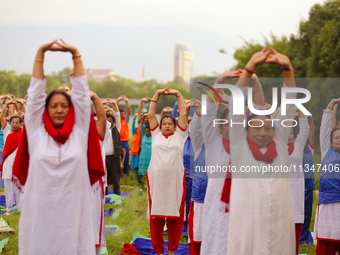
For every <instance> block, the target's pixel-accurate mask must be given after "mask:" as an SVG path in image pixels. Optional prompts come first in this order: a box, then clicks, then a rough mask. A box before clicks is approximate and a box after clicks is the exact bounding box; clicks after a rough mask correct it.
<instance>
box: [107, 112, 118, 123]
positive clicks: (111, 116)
mask: <svg viewBox="0 0 340 255" xmlns="http://www.w3.org/2000/svg"><path fill="white" fill-rule="evenodd" d="M106 118H112V120H113V122H114V123H116V118H115V116H113V115H112V114H110V113H106Z"/></svg>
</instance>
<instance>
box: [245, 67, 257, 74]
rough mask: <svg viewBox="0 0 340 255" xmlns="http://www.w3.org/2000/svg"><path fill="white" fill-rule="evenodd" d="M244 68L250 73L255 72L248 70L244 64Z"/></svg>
mask: <svg viewBox="0 0 340 255" xmlns="http://www.w3.org/2000/svg"><path fill="white" fill-rule="evenodd" d="M244 69H245V70H246V71H247V72H248V73H250V74H253V73H255V72H253V71H250V70H249V69H248V68H247V67H246V66H245V67H244Z"/></svg>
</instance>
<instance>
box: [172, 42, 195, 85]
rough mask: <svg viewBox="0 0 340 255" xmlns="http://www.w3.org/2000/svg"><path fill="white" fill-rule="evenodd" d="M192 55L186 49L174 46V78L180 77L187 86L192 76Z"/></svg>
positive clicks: (181, 46) (177, 45)
mask: <svg viewBox="0 0 340 255" xmlns="http://www.w3.org/2000/svg"><path fill="white" fill-rule="evenodd" d="M193 60H194V54H193V53H192V52H190V51H187V48H186V47H185V46H183V45H180V44H175V77H174V78H176V77H177V76H180V77H182V78H183V80H184V81H185V82H186V83H187V84H189V83H190V78H192V74H193V71H192V69H193Z"/></svg>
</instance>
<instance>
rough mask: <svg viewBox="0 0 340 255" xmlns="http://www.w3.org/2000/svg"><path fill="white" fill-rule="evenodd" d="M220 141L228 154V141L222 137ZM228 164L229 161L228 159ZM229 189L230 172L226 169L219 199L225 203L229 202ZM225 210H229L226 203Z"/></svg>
mask: <svg viewBox="0 0 340 255" xmlns="http://www.w3.org/2000/svg"><path fill="white" fill-rule="evenodd" d="M222 142H223V147H224V149H225V151H226V152H227V153H228V154H229V155H230V142H229V141H227V140H225V139H224V138H223V139H222ZM229 165H230V161H229ZM230 189H231V172H230V171H228V172H227V175H226V177H225V180H224V186H223V190H222V196H221V201H222V202H224V203H226V204H229V201H230ZM225 212H229V208H228V205H227V206H226V207H225Z"/></svg>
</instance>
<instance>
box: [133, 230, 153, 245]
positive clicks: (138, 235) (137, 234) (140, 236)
mask: <svg viewBox="0 0 340 255" xmlns="http://www.w3.org/2000/svg"><path fill="white" fill-rule="evenodd" d="M137 238H143V239H149V240H151V238H147V237H146V236H143V235H142V234H141V233H139V232H137V231H135V232H133V235H132V239H131V242H130V243H133V242H134V241H135V240H136V239H137Z"/></svg>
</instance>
